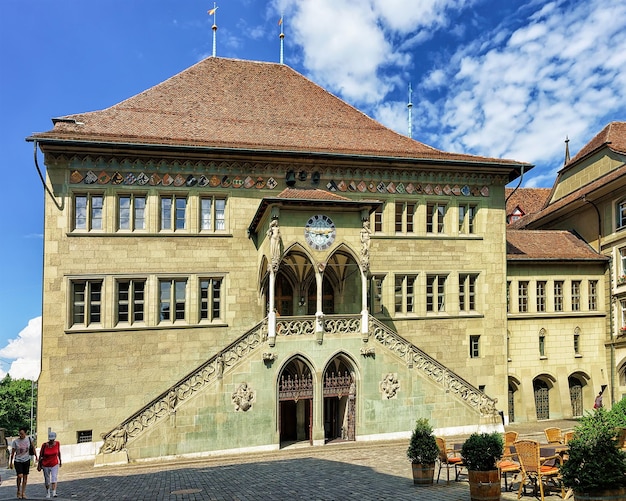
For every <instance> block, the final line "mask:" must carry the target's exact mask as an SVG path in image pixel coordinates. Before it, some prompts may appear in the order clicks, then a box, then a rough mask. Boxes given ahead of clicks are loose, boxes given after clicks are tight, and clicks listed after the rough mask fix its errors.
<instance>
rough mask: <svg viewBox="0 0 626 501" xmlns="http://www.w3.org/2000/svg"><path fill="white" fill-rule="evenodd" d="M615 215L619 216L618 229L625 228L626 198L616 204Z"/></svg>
mask: <svg viewBox="0 0 626 501" xmlns="http://www.w3.org/2000/svg"><path fill="white" fill-rule="evenodd" d="M615 213H616V214H615V215H616V216H617V220H616V226H617V228H616V229H617V230H623V229H625V228H626V199H622V200H620V201H619V202H617V204H616V206H615Z"/></svg>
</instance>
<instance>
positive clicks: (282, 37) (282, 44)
mask: <svg viewBox="0 0 626 501" xmlns="http://www.w3.org/2000/svg"><path fill="white" fill-rule="evenodd" d="M278 26H280V35H279V36H278V37H279V38H280V64H283V50H284V42H285V32H284V31H283V16H280V19H279V20H278Z"/></svg>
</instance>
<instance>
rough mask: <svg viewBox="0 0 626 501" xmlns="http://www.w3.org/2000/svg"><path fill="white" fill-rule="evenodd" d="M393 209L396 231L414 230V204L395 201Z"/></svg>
mask: <svg viewBox="0 0 626 501" xmlns="http://www.w3.org/2000/svg"><path fill="white" fill-rule="evenodd" d="M395 209H396V214H395V218H396V219H395V228H396V233H413V232H414V231H415V226H414V220H415V204H414V203H410V202H396V205H395Z"/></svg>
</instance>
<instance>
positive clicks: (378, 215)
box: [372, 205, 383, 233]
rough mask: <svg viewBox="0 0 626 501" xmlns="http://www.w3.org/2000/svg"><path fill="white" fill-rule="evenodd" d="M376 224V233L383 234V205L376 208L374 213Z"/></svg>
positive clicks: (374, 227)
mask: <svg viewBox="0 0 626 501" xmlns="http://www.w3.org/2000/svg"><path fill="white" fill-rule="evenodd" d="M373 219H374V224H373V225H372V228H373V229H374V233H382V231H383V205H379V206H378V207H376V210H375V211H374V213H373Z"/></svg>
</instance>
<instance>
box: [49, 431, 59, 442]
mask: <svg viewBox="0 0 626 501" xmlns="http://www.w3.org/2000/svg"><path fill="white" fill-rule="evenodd" d="M56 438H57V434H56V433H54V432H53V431H51V432H50V433H48V440H56Z"/></svg>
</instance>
